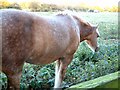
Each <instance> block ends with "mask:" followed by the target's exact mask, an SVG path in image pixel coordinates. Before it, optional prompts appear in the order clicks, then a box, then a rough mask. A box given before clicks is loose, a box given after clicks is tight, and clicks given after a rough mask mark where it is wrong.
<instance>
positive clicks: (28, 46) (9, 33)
mask: <svg viewBox="0 0 120 90" xmlns="http://www.w3.org/2000/svg"><path fill="white" fill-rule="evenodd" d="M0 13H2V68H3V71H5V72H8V71H9V72H11V73H14V72H12V71H15V72H16V71H19V70H18V69H19V68H16V66H17V67H19V66H20V67H21V65H23V63H24V61H25V59H27V57H28V55H29V53H30V51H31V50H32V48H33V47H32V46H33V43H32V24H33V20H32V18H31V16H30V15H29V14H28V13H25V12H19V11H18V10H1V11H0ZM11 67H12V68H11Z"/></svg>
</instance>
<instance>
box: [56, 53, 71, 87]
mask: <svg viewBox="0 0 120 90" xmlns="http://www.w3.org/2000/svg"><path fill="white" fill-rule="evenodd" d="M72 58H73V55H69V56H68V55H67V56H66V57H63V58H60V59H59V60H58V61H56V71H55V85H54V88H55V89H58V88H62V87H61V83H62V81H63V79H64V75H65V72H66V69H67V66H68V65H69V64H70V62H71V60H72Z"/></svg>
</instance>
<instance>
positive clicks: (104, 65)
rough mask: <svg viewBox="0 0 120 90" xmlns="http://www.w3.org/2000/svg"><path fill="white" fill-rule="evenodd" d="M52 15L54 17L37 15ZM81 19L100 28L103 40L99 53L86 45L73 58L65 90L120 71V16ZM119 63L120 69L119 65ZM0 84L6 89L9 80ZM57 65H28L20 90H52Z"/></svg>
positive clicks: (97, 15)
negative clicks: (44, 89)
mask: <svg viewBox="0 0 120 90" xmlns="http://www.w3.org/2000/svg"><path fill="white" fill-rule="evenodd" d="M37 14H40V15H50V14H53V13H37ZM78 15H80V16H81V17H82V18H84V19H85V20H86V21H88V22H90V23H92V24H99V32H100V35H101V36H100V38H99V39H98V43H99V46H100V51H99V52H97V53H95V54H93V53H92V51H91V50H90V49H88V47H87V45H86V44H85V43H84V42H83V43H81V46H80V47H79V48H78V50H77V51H76V53H75V55H74V59H73V61H72V63H71V64H70V65H69V66H68V69H67V73H66V76H65V79H64V82H63V86H64V87H69V86H71V85H73V84H77V83H79V82H84V81H87V80H92V79H94V78H97V77H100V76H103V75H107V74H110V73H113V72H116V71H118V70H120V67H119V65H120V62H118V45H120V43H118V14H117V13H109V12H103V13H83V12H81V13H78ZM118 63H119V65H118ZM0 75H1V77H2V78H0V84H1V85H2V86H3V87H6V85H7V84H6V83H7V79H6V76H5V75H4V74H0ZM53 85H54V63H52V64H49V65H46V66H44V67H42V68H41V66H36V65H30V64H28V63H26V64H25V65H24V69H23V75H22V79H21V88H22V89H23V88H27V87H28V86H31V87H33V88H35V89H36V88H46V87H48V88H49V87H53Z"/></svg>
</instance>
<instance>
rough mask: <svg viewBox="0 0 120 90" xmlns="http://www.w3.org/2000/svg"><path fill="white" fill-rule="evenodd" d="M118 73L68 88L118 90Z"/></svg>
mask: <svg viewBox="0 0 120 90" xmlns="http://www.w3.org/2000/svg"><path fill="white" fill-rule="evenodd" d="M118 73H120V72H115V73H112V74H109V75H105V76H102V77H98V78H96V79H94V80H89V81H86V82H83V83H80V84H76V85H73V86H71V87H70V88H68V89H67V90H70V89H72V88H83V89H90V88H118V78H120V76H118Z"/></svg>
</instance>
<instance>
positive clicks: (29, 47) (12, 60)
mask: <svg viewBox="0 0 120 90" xmlns="http://www.w3.org/2000/svg"><path fill="white" fill-rule="evenodd" d="M1 14H2V16H0V19H1V18H2V36H0V37H1V38H2V52H1V53H2V58H1V59H2V71H3V72H4V73H5V74H6V75H7V77H8V87H9V89H10V88H15V89H19V83H20V76H21V73H22V67H23V65H24V63H25V62H28V63H32V64H37V65H39V64H40V65H44V64H48V63H52V62H54V61H56V69H55V86H54V88H60V87H61V83H62V80H63V77H64V74H65V71H66V68H67V66H68V65H69V64H70V62H71V60H72V58H73V55H74V53H75V51H76V50H77V48H78V45H79V43H80V42H82V41H84V40H86V41H87V43H88V45H89V46H90V47H91V48H92V49H93V50H94V51H97V50H98V46H97V37H98V36H99V33H98V30H97V27H96V26H91V25H90V24H89V23H86V22H84V21H82V20H81V19H80V18H79V17H77V16H75V15H69V14H58V15H53V16H39V15H36V14H33V13H30V12H25V11H21V10H1V11H0V15H1Z"/></svg>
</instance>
